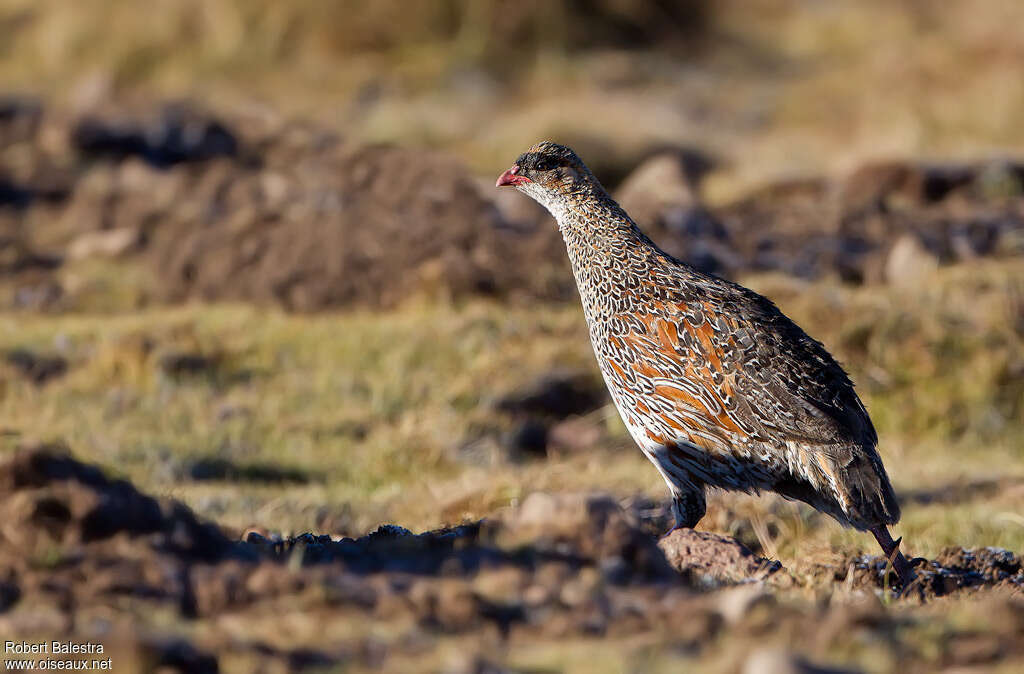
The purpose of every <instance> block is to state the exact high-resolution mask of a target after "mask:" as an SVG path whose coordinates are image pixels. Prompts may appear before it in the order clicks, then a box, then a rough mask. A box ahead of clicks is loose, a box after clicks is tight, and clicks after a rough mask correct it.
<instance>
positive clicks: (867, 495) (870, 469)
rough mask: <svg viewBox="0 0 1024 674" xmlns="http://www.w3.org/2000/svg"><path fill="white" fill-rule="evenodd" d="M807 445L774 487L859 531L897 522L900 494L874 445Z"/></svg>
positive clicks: (785, 494) (775, 489)
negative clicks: (793, 467)
mask: <svg viewBox="0 0 1024 674" xmlns="http://www.w3.org/2000/svg"><path fill="white" fill-rule="evenodd" d="M804 449H805V451H804V453H803V455H802V456H803V457H804V460H803V461H801V462H800V465H799V468H798V470H797V471H793V472H792V473H791V474H789V475H787V476H786V477H784V478H783V479H780V480H777V481H776V482H775V484H774V485H773V487H772V488H773V490H774V491H776V492H778V493H779V494H782V495H783V496H785V497H786V498H791V499H795V500H799V501H803V502H805V503H808V504H810V505H812V506H814V507H815V508H817V509H818V510H820V511H822V512H824V513H826V514H828V515H831V516H832V517H834V518H835V519H836V520H838V521H839V522H840V523H841V524H844V525H846V526H852V527H853V528H855V529H859V530H861V531H867V530H870V529H872V528H874V527H878V526H885V525H888V524H895V523H896V522H898V521H899V519H900V506H899V503H897V501H896V493H895V492H894V491H893V488H892V483H890V482H889V476H888V475H886V472H885V467H884V466H883V465H882V460H881V458H880V457H879V456H878V454H877V453H876V452H875V450H874V448H873V447H866V446H859V445H839V446H836V445H832V446H829V447H827V448H818V449H817V451H813V452H808V451H806V448H804Z"/></svg>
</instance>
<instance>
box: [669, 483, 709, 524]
mask: <svg viewBox="0 0 1024 674" xmlns="http://www.w3.org/2000/svg"><path fill="white" fill-rule="evenodd" d="M706 511H707V501H705V499H704V486H703V485H700V486H697V485H693V486H691V487H690V488H688V489H679V488H678V487H677V488H675V489H673V490H672V514H673V515H674V516H675V518H676V523H675V526H673V527H672V528H671V529H669V530H668V531H666V532H665V535H666V536H668V535H669V534H670V533H672V532H673V531H675V530H676V529H692V528H694V527H695V526H697V523H698V522H700V520H701V518H702V517H704V513H705V512H706Z"/></svg>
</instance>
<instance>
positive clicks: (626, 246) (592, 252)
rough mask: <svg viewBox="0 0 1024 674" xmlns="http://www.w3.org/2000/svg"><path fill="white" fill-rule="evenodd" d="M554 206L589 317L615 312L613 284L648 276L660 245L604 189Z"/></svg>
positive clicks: (615, 285)
mask: <svg viewBox="0 0 1024 674" xmlns="http://www.w3.org/2000/svg"><path fill="white" fill-rule="evenodd" d="M550 210H551V212H552V215H554V216H555V218H556V220H557V221H558V228H559V230H560V231H561V232H562V238H563V239H564V240H565V247H566V250H567V251H568V253H569V261H570V263H571V264H572V270H573V276H574V277H575V279H576V286H577V288H578V290H579V293H580V298H581V299H582V301H583V308H584V312H585V313H586V314H587V319H588V320H589V321H592V320H593V319H594V318H595V317H596V316H597V315H598V314H602V313H605V314H607V313H614V312H615V310H616V309H615V306H614V303H615V302H616V297H617V293H614V292H612V291H613V289H614V288H616V287H619V286H621V285H622V284H624V283H626V282H628V279H629V278H631V277H637V276H645V275H646V274H647V273H648V271H649V265H650V263H651V261H652V259H653V257H654V256H656V255H657V254H658V252H659V251H658V249H657V248H656V247H655V246H654V244H653V243H651V241H650V239H648V238H647V237H646V236H645V235H644V234H643V233H642V232H641V231H640V229H639V228H638V227H637V226H636V224H635V223H634V222H633V221H632V220H631V219H630V217H629V216H628V215H627V214H626V212H625V211H624V210H623V209H622V208H621V207H620V206H619V205H618V204H617V203H615V201H614V200H613V199H611V197H609V196H607V195H606V194H603V195H598V196H596V197H591V198H586V199H580V200H578V201H576V200H573V201H568V202H567V203H566V205H565V206H564V207H563V208H559V209H550ZM556 211H557V212H556Z"/></svg>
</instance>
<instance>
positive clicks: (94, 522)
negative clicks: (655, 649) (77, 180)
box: [0, 446, 1024, 672]
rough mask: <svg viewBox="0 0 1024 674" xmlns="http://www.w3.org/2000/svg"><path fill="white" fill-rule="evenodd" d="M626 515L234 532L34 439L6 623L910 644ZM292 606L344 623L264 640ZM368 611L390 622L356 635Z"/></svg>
mask: <svg viewBox="0 0 1024 674" xmlns="http://www.w3.org/2000/svg"><path fill="white" fill-rule="evenodd" d="M634 510H635V509H633V508H626V509H624V508H623V507H622V506H620V505H619V504H618V503H617V502H616V500H615V499H613V498H611V497H609V496H604V495H600V494H559V495H553V494H545V493H535V494H532V495H530V496H529V497H527V498H526V499H525V500H524V501H523V502H522V503H521V504H520V505H518V506H516V507H512V508H509V509H507V510H505V511H503V512H499V513H498V514H496V515H495V517H494V518H493V519H488V520H483V521H478V522H471V523H467V524H463V525H459V526H453V527H447V528H444V529H439V530H436V531H429V532H425V533H422V534H414V533H412V532H410V531H408V530H406V529H404V528H402V527H399V526H395V525H384V526H381V527H379V528H378V529H376V530H375V531H373V532H371V533H369V534H367V535H365V536H360V537H352V538H348V537H345V538H336V537H331V536H325V535H316V534H312V533H306V534H301V535H298V536H289V537H281V536H277V535H270V534H266V533H265V532H264V533H259V532H257V531H250V532H248V533H247V534H245V535H244V540H236V539H235V536H233V535H229V534H228V533H226V532H225V531H223V530H221V529H220V528H218V527H217V526H215V525H213V524H211V523H208V522H204V521H202V520H200V519H198V518H197V517H196V516H195V515H194V514H192V512H191V511H190V510H188V509H187V508H186V507H185V506H183V505H182V504H180V503H177V502H174V501H169V500H160V499H154V498H152V497H149V496H146V495H144V494H141V493H140V492H139V491H138V490H136V489H135V488H134V487H133V486H132V485H131V484H130V483H128V482H125V481H123V480H112V479H110V478H108V477H106V476H105V475H104V474H103V472H102V471H100V470H99V469H98V468H95V467H93V466H89V465H86V464H83V463H80V462H78V461H76V460H75V459H74V458H72V457H71V456H70V455H69V454H68V453H67V450H66V449H64V448H61V447H54V446H42V447H37V448H33V449H26V450H22V451H21V452H19V453H18V454H16V455H14V456H13V457H12V458H11V459H9V460H8V461H7V462H6V463H4V464H3V465H0V521H3V522H4V524H3V525H2V526H0V542H2V545H0V625H2V627H3V629H4V633H5V635H8V638H12V637H13V638H21V637H22V636H25V637H28V636H31V635H34V634H38V633H44V634H46V633H54V634H56V633H60V634H62V635H63V637H62V638H69V637H71V636H74V637H76V638H81V639H88V638H97V633H95V632H94V631H93V630H95V629H96V628H97V627H96V626H97V625H101V624H103V625H109V624H116V625H119V626H120V627H121V628H123V629H122V630H119V631H117V633H119V634H126V635H129V636H128V637H126V638H125V641H124V642H123V643H122V642H118V646H117V647H118V648H120V649H121V650H119V651H117V652H118V653H119V655H118V657H119V658H135V659H136V660H137V661H138V662H141V663H144V664H145V663H148V664H149V666H157V665H160V664H162V665H165V666H167V667H171V668H177V669H176V671H188V672H191V671H216V668H217V666H218V662H219V661H220V660H221V659H222V658H236V659H237V658H243V659H244V658H246V657H253V658H260V659H261V661H262V662H267V661H272V662H276V663H278V664H279V665H281V666H282V667H286V668H292V669H301V668H303V667H311V666H317V667H326V666H343V665H345V666H348V665H351V666H361V667H381V666H384V665H387V664H388V663H392V664H394V663H399V662H403V661H404V660H403V658H407V657H424V656H425V654H427V653H430V652H431V650H432V649H434V648H437V647H438V645H439V643H440V641H439V640H443V639H444V638H448V637H451V638H457V636H458V635H470V634H471V635H473V636H474V639H475V641H474V643H475V646H474V648H479V649H480V651H479V652H477V653H476V655H475V656H474V654H472V653H471V654H469V655H470V656H473V657H470V660H474V658H476V657H478V658H483V659H482V660H480V662H487V660H486V657H485V656H487V654H488V652H489V651H491V652H493V650H492V649H495V648H500V646H501V644H503V643H507V642H508V641H509V640H510V639H511V640H522V639H537V638H543V639H558V638H560V637H569V636H573V635H576V636H580V637H586V636H609V637H628V636H630V635H641V634H653V633H660V631H662V630H664V629H666V626H671V629H672V634H673V639H674V643H676V647H678V648H682V649H685V650H686V652H688V653H693V654H697V653H700V652H701V650H702V649H704V648H707V647H709V646H710V645H711V644H713V643H714V641H715V637H716V635H717V634H719V633H720V632H721V631H722V630H724V629H729V630H732V631H739V632H740V633H751V634H758V635H761V637H765V638H767V637H769V636H770V635H771V634H774V633H780V634H781V633H791V632H793V631H794V630H795V631H797V632H804V633H808V634H810V633H813V634H815V639H820V640H823V641H822V643H833V642H834V643H841V642H842V641H843V639H845V638H847V632H848V631H849V630H850V629H858V630H868V631H869V632H871V633H873V634H876V638H880V639H883V638H884V639H885V640H886V641H891V640H895V641H896V643H897V644H901V645H899V646H898V649H897V652H903V651H904V650H905V651H907V652H912V647H911V645H910V642H907V643H903V640H904V639H909V638H910V637H909V636H904V626H905V625H906V618H902V617H900V616H899V615H897V614H895V613H893V612H891V611H888V610H886V609H885V608H884V607H883V606H882V604H881V603H880V602H878V601H877V600H874V601H873V602H870V601H869V602H867V603H865V602H859V603H858V602H854V603H852V604H838V605H834V606H831V607H829V606H827V605H825V604H817V605H810V606H805V605H802V604H801V605H796V604H792V603H790V602H786V601H783V600H781V599H780V598H778V597H777V596H776V595H774V594H772V592H771V589H772V588H773V587H775V586H776V585H777V583H780V582H782V583H790V584H791V583H793V582H795V580H794V579H793V578H789V577H788V576H787V574H786V572H785V571H784V570H783V569H781V568H780V567H779V564H778V562H770V561H768V560H764V559H762V558H760V557H757V556H756V555H754V554H753V553H751V552H750V551H749V550H747V549H745V548H743V546H741V545H739V544H738V543H736V542H735V541H733V540H732V539H728V538H726V537H722V536H717V535H714V534H707V533H703V532H694V531H682V530H680V531H676V532H673V533H671V534H670V535H669V536H667V537H665V538H663V539H662V540H661V541H660V542H658V541H657V539H656V538H655V537H653V536H651V535H650V534H649V533H648V531H647V529H646V528H645V525H643V524H642V523H641V522H640V521H639V520H638V519H637V517H636V515H634V514H633V511H634ZM883 567H884V563H882V562H881V560H879V559H878V558H869V557H857V558H852V559H850V560H849V564H848V569H847V568H844V569H840V568H839V567H838V566H837V567H834V569H835V571H834V573H835V578H834V580H833V581H832V583H833V584H835V585H836V586H841V585H843V584H844V581H845V576H844V575H843V574H844V573H847V571H848V570H849V571H852V573H853V574H854V581H853V582H854V585H855V586H856V587H861V586H863V587H864V588H865V589H869V590H873V589H874V588H877V587H879V582H880V580H879V579H880V576H881V575H882V571H883ZM917 568H918V573H919V574H920V575H921V576H922V577H923V578H924V579H925V581H926V585H927V594H928V595H929V596H940V595H942V594H946V593H951V592H963V591H971V590H974V589H977V588H981V587H989V588H990V587H1004V586H1006V587H1020V586H1021V583H1022V575H1021V561H1020V558H1019V557H1017V556H1016V555H1014V554H1012V553H1009V552H1008V551H1005V550H997V549H994V548H986V549H984V550H974V551H971V550H963V549H960V548H955V549H949V550H947V551H946V552H944V553H943V554H942V555H940V556H939V558H937V559H935V560H920V561H918V562H917ZM776 579H778V580H776ZM735 583H739V585H734V584H735ZM730 586H732V587H730ZM780 587H781V586H780ZM866 597H871V598H873V597H874V594H872V593H870V592H869V593H868V594H867V595H866ZM992 606H993V610H994V611H999V612H1001V613H1000V615H1002V616H1003V617H1002V618H1001V620H1002V622H1001V623H1000V625H1001V627H1000V630H998V631H996V632H995V633H993V635H992V637H991V638H992V639H995V640H996V641H995V642H993V644H987V645H986V646H987V647H988V648H989V650H987V651H984V652H980V651H979V650H978V649H977V648H975V647H974V646H977V644H975V643H974V641H972V633H970V632H969V631H965V632H963V633H959V632H956V633H952V634H951V635H950V639H951V643H955V644H958V646H957V647H956V648H951V649H950V652H949V653H947V654H944V655H943V656H942V661H943V662H944V663H945V664H947V665H955V664H966V663H969V662H975V661H976V660H977V659H978V658H979V657H982V658H984V657H987V656H985V653H989V652H990V651H991V650H992V648H995V649H996V650H995V651H994V652H996V653H999V654H1006V653H1012V652H1015V651H1014V649H1018V650H1019V648H1020V643H1021V639H1022V638H1024V606H1022V605H1021V604H1020V601H1019V599H1018V600H1012V599H1006V600H1005V601H1003V602H1002V603H1000V602H999V601H996V600H993V603H992ZM295 611H298V612H299V613H298V614H296V615H302V616H306V619H309V618H311V617H312V619H313V620H315V622H316V623H317V624H318V625H321V629H325V628H326V627H325V626H327V625H337V626H339V628H340V629H341V630H342V632H341V634H342V635H343V636H339V635H338V634H335V635H334V636H333V637H329V636H321V637H319V638H315V639H313V640H311V641H309V643H308V644H307V645H304V646H303V645H299V644H297V645H295V647H293V648H289V649H282V648H280V647H275V646H274V645H273V643H271V642H268V641H265V640H261V639H260V638H259V637H258V636H257V635H258V634H259V631H258V627H257V626H258V625H260V624H261V621H267V620H270V621H272V622H273V624H278V622H277V621H278V618H279V617H280V616H281V614H282V613H287V614H289V615H291V614H292V613H293V612H295ZM146 615H161V616H164V617H163V618H161V620H162V621H166V619H167V617H168V616H177V619H178V620H181V621H185V622H186V623H191V624H193V625H194V627H195V629H192V630H190V631H189V632H188V633H189V634H192V635H193V637H191V638H189V639H182V638H181V637H180V636H177V635H178V634H179V633H177V632H168V633H166V634H165V635H164V636H160V634H161V629H166V623H165V622H164V623H161V624H163V625H164V627H163V628H161V627H160V626H159V625H157V624H155V623H154V624H146V625H143V626H141V629H140V626H139V625H138V624H137V622H136V621H138V620H139V616H146ZM90 616H103V620H102V621H101V622H95V621H93V620H92V619H91V617H90ZM227 616H232V618H231V620H230V621H228V622H224V621H223V620H222V619H225V618H226V617H227ZM143 620H145V618H143ZM238 620H246V621H250V622H249V624H251V625H253V628H252V629H253V632H252V634H253V636H252V637H251V638H249V639H247V640H243V641H239V640H238V639H237V638H236V636H237V633H236V632H235V631H233V629H232V628H231V624H233V621H238ZM367 621H369V622H371V623H373V624H377V625H379V626H381V627H382V628H383V626H387V625H390V626H391V627H390V632H376V633H373V634H367V633H366V632H365V630H358V631H352V630H353V629H354V626H356V625H365V624H367ZM317 634H319V632H318V633H317ZM359 634H362V635H363V636H358V635H359ZM384 634H390V636H386V637H385V636H383V635H384ZM131 635H134V636H131ZM352 635H356V636H352ZM979 653H980V655H979ZM751 657H753V656H751ZM758 657H761V656H760V655H759V656H758ZM764 657H767V655H765V656H764ZM474 661H475V660H474ZM154 663H155V664H154ZM396 667H398V668H399V669H400V668H401V667H400V666H399V665H396Z"/></svg>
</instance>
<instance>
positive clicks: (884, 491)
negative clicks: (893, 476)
mask: <svg viewBox="0 0 1024 674" xmlns="http://www.w3.org/2000/svg"><path fill="white" fill-rule="evenodd" d="M840 474H841V475H842V476H843V479H842V480H840V483H841V485H840V489H841V490H843V491H844V492H845V493H844V494H842V496H845V498H844V499H842V500H844V501H845V504H844V505H845V508H844V510H845V511H846V513H847V518H848V519H849V520H850V524H851V525H853V527H855V528H857V529H861V530H867V529H871V528H873V527H877V526H880V525H887V524H895V523H896V522H899V520H900V506H899V503H898V502H897V501H896V492H895V491H894V490H893V488H892V483H891V482H889V476H888V475H887V474H886V472H885V467H884V466H883V465H882V460H881V459H880V458H879V457H878V454H876V453H875V451H874V449H871V450H868V451H863V450H862V451H860V452H855V453H854V455H853V460H852V461H851V462H850V463H849V464H847V465H846V466H845V467H844V468H843V469H842V470H841V471H840Z"/></svg>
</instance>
